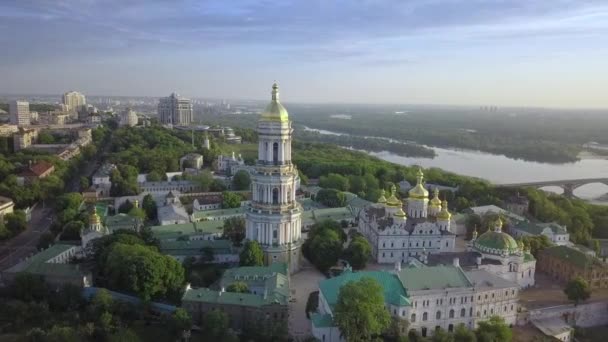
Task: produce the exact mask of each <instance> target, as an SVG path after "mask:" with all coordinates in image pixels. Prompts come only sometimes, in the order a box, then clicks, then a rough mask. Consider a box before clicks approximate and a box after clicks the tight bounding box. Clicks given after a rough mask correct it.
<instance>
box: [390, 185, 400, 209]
mask: <svg viewBox="0 0 608 342" xmlns="http://www.w3.org/2000/svg"><path fill="white" fill-rule="evenodd" d="M396 192H397V187H396V186H395V184H393V186H391V195H390V197H389V198H388V199H387V200H386V205H388V206H389V207H401V204H402V203H401V201H400V200H399V199H398V198H397V196H395V193H396Z"/></svg>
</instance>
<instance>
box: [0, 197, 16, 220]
mask: <svg viewBox="0 0 608 342" xmlns="http://www.w3.org/2000/svg"><path fill="white" fill-rule="evenodd" d="M14 208H15V203H14V202H13V200H12V199H10V198H8V197H4V196H0V223H3V222H4V215H6V214H11V213H12V212H13V210H14Z"/></svg>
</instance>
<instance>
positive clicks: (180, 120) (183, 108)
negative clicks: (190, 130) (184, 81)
mask: <svg viewBox="0 0 608 342" xmlns="http://www.w3.org/2000/svg"><path fill="white" fill-rule="evenodd" d="M192 115H193V106H192V101H190V100H189V99H186V98H183V97H181V96H179V95H178V94H176V93H173V94H171V95H170V96H169V97H163V98H161V99H160V100H159V102H158V118H159V120H160V122H161V123H163V124H171V125H174V126H186V125H189V124H190V123H192Z"/></svg>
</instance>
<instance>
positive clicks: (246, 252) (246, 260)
mask: <svg viewBox="0 0 608 342" xmlns="http://www.w3.org/2000/svg"><path fill="white" fill-rule="evenodd" d="M239 265H240V266H263V265H264V252H262V248H261V247H260V244H259V243H258V242H257V241H252V240H248V241H247V242H245V246H244V247H243V250H242V251H241V254H240V255H239Z"/></svg>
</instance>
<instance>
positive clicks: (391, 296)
mask: <svg viewBox="0 0 608 342" xmlns="http://www.w3.org/2000/svg"><path fill="white" fill-rule="evenodd" d="M364 277H369V278H372V279H374V280H376V281H377V282H378V283H380V285H381V286H382V288H383V289H384V300H385V301H386V302H388V303H390V304H393V305H400V306H405V305H409V303H410V302H409V299H408V297H407V293H406V291H405V288H404V287H403V285H402V283H401V281H400V280H399V278H398V277H397V276H396V275H395V274H393V273H390V272H386V271H360V272H351V271H345V272H344V273H342V274H341V275H339V276H337V277H334V278H330V279H326V280H322V281H321V282H320V283H319V289H320V290H321V292H323V296H325V299H326V300H327V303H328V304H329V305H330V306H331V307H334V306H335V305H336V303H337V302H338V294H339V292H340V288H341V287H342V286H343V285H345V284H346V283H348V282H351V281H358V280H360V279H361V278H364Z"/></svg>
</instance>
